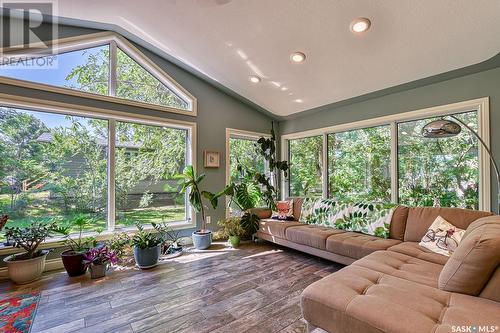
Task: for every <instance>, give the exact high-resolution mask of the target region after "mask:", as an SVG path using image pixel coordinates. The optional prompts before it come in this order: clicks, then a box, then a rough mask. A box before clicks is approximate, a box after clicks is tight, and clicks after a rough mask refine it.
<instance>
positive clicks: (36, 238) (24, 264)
mask: <svg viewBox="0 0 500 333" xmlns="http://www.w3.org/2000/svg"><path fill="white" fill-rule="evenodd" d="M5 223H6V221H5ZM5 223H4V224H5ZM55 227H56V226H55V223H54V222H52V223H42V222H38V221H35V222H33V223H32V224H31V225H30V226H28V227H26V228H19V227H12V228H9V227H6V228H5V230H6V232H5V236H6V237H8V238H10V239H12V240H13V243H14V247H17V248H22V249H24V250H25V251H26V252H24V253H20V254H12V255H10V256H8V257H6V258H4V260H3V261H4V262H5V263H6V264H7V268H8V274H9V278H10V279H11V280H12V281H14V282H15V283H17V284H25V283H30V282H32V281H35V280H36V279H38V278H39V277H40V276H41V275H42V273H43V270H44V269H45V259H46V257H47V254H48V253H49V251H46V250H38V246H39V245H40V244H41V243H42V242H43V241H44V240H45V239H46V238H47V237H49V236H50V235H51V233H52V231H53V230H54V228H55Z"/></svg>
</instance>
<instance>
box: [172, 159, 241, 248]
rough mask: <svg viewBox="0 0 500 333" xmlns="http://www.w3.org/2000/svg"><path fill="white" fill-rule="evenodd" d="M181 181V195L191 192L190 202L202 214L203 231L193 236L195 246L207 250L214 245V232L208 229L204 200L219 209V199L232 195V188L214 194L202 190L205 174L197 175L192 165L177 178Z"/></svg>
mask: <svg viewBox="0 0 500 333" xmlns="http://www.w3.org/2000/svg"><path fill="white" fill-rule="evenodd" d="M176 178H177V179H179V185H180V186H181V193H185V192H186V191H189V202H190V203H191V206H192V207H193V209H194V210H195V211H196V212H197V213H201V229H199V230H196V231H194V232H193V234H192V239H193V245H194V247H195V248H196V249H198V250H205V249H207V248H208V247H210V245H211V244H212V231H211V230H208V229H207V227H206V226H207V223H206V215H205V208H206V207H205V205H204V204H203V200H202V198H203V197H204V198H206V199H207V200H208V201H209V202H210V204H211V206H212V208H213V209H216V208H217V205H218V202H219V198H220V197H221V196H223V195H230V193H232V191H233V188H232V186H226V187H225V188H224V190H222V191H221V192H219V193H217V194H214V193H211V192H208V191H201V190H200V183H201V182H202V181H203V179H204V178H205V174H201V175H198V176H197V175H196V173H195V172H194V168H193V166H192V165H188V166H187V167H186V168H185V169H184V172H183V173H182V174H180V175H177V176H176Z"/></svg>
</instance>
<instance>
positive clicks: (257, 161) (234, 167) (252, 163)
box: [229, 137, 266, 214]
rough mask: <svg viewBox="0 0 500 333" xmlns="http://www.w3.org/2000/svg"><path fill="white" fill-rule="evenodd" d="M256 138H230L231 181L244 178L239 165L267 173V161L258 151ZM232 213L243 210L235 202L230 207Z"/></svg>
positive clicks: (261, 203) (260, 204) (262, 204)
mask: <svg viewBox="0 0 500 333" xmlns="http://www.w3.org/2000/svg"><path fill="white" fill-rule="evenodd" d="M256 142H257V140H256V139H251V138H242V137H230V138H229V152H230V156H229V172H230V179H229V181H230V182H231V183H235V182H238V181H239V180H241V179H242V175H241V173H240V172H239V171H238V165H241V166H242V167H243V168H244V169H245V170H252V171H254V172H259V173H265V172H266V163H265V160H264V158H263V157H262V156H261V155H258V153H257V151H256V147H255V144H256ZM264 205H265V203H264V202H260V203H259V204H258V206H264ZM229 211H230V213H231V214H240V213H241V210H240V209H239V208H238V206H237V205H236V204H234V203H233V205H231V207H229Z"/></svg>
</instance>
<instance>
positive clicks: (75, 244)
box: [54, 215, 102, 253]
mask: <svg viewBox="0 0 500 333" xmlns="http://www.w3.org/2000/svg"><path fill="white" fill-rule="evenodd" d="M92 221H93V220H92V219H89V218H87V217H85V216H84V215H78V216H76V217H75V218H74V219H73V220H71V221H70V222H69V224H66V225H60V224H57V223H56V225H57V227H56V228H54V232H56V233H58V234H61V235H63V237H64V243H65V244H66V245H67V246H69V247H70V248H71V250H72V251H73V252H75V253H82V252H86V251H88V250H89V249H91V248H93V247H96V246H97V239H96V238H95V237H93V236H88V237H83V231H84V230H85V229H86V228H88V227H89V226H91V225H92ZM74 228H76V229H77V230H78V234H77V235H78V237H75V238H73V237H72V236H71V231H72V230H73V229H74ZM101 232H102V229H98V230H97V233H101Z"/></svg>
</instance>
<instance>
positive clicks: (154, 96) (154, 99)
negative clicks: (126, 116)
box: [116, 49, 189, 110]
mask: <svg viewBox="0 0 500 333" xmlns="http://www.w3.org/2000/svg"><path fill="white" fill-rule="evenodd" d="M117 58H118V59H117V68H116V71H117V76H118V79H117V83H116V85H117V86H116V96H118V97H122V98H126V99H131V100H134V101H139V102H144V103H151V104H157V105H164V106H169V107H173V108H179V109H185V110H187V109H188V108H189V105H188V103H187V102H186V101H184V100H182V98H180V97H179V96H177V95H176V94H175V93H174V92H173V91H171V90H170V89H168V87H166V86H165V85H164V84H163V83H161V82H160V81H159V80H158V79H157V78H155V77H154V76H153V75H151V74H150V73H149V72H148V71H146V70H145V69H144V68H143V67H142V66H141V65H139V64H138V63H137V62H135V61H134V60H133V59H132V58H130V57H129V56H128V55H127V54H126V53H125V52H123V51H122V50H120V49H118V50H117Z"/></svg>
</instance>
